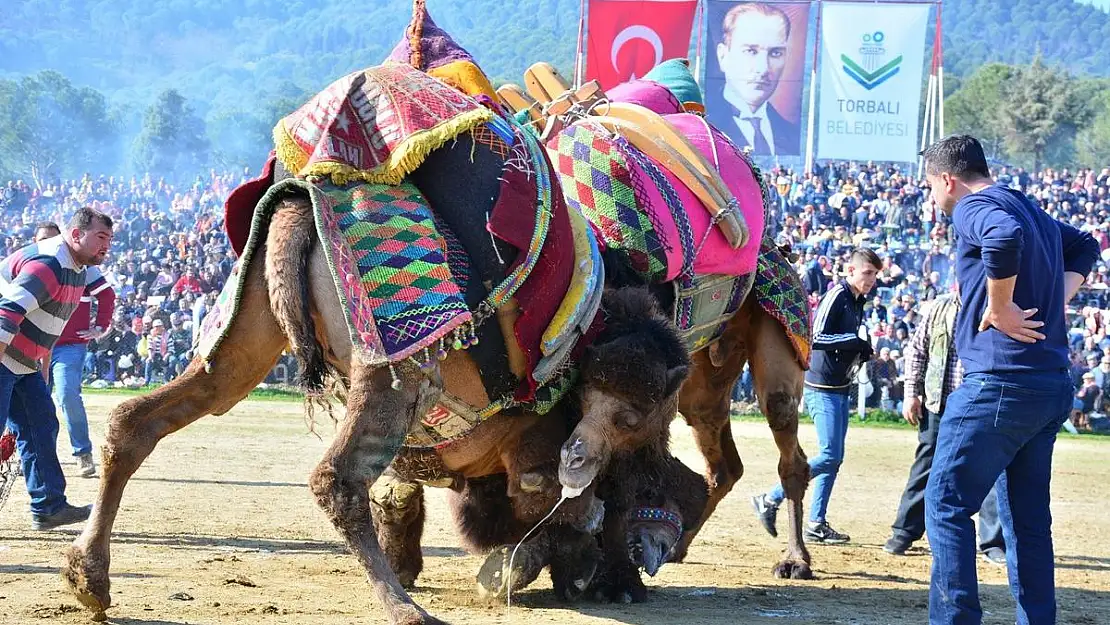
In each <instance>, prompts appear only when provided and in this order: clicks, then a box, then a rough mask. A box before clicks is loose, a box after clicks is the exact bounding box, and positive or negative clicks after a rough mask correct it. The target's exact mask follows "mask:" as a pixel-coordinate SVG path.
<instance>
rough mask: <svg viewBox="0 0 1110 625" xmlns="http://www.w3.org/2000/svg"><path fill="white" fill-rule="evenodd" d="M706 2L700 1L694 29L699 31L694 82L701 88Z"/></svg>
mask: <svg viewBox="0 0 1110 625" xmlns="http://www.w3.org/2000/svg"><path fill="white" fill-rule="evenodd" d="M705 2H706V0H698V8H697V9H696V12H695V13H694V28H696V29H698V44H697V46H695V47H694V82H695V83H697V85H698V86H699V87H700V86H701V57H702V45H703V42H702V32H703V31H704V30H705Z"/></svg>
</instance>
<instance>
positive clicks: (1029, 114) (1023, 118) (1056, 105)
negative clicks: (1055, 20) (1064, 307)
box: [1001, 55, 1080, 170]
mask: <svg viewBox="0 0 1110 625" xmlns="http://www.w3.org/2000/svg"><path fill="white" fill-rule="evenodd" d="M1075 92H1076V81H1075V79H1074V78H1073V77H1072V76H1070V75H1069V74H1067V73H1066V72H1063V71H1060V70H1057V69H1054V68H1051V67H1048V66H1047V65H1045V64H1044V61H1043V59H1042V58H1041V57H1040V55H1037V56H1036V57H1035V58H1034V59H1033V63H1032V64H1030V65H1029V66H1028V67H1023V68H1021V69H1020V70H1019V71H1018V72H1017V73H1016V74H1015V75H1014V77H1013V79H1012V80H1011V81H1010V82H1009V84H1008V86H1005V88H1004V89H1003V94H1004V98H1005V106H1004V107H1003V109H1002V115H1001V122H1002V131H1003V136H1004V138H1005V143H1006V148H1007V149H1008V150H1009V152H1010V153H1011V154H1013V155H1026V156H1029V157H1031V158H1032V166H1033V169H1034V170H1039V169H1040V168H1041V165H1042V164H1043V163H1044V162H1045V152H1046V151H1047V150H1048V149H1049V147H1050V145H1051V144H1052V143H1053V142H1054V141H1057V140H1059V139H1060V136H1059V135H1060V134H1061V133H1067V132H1068V131H1069V130H1070V131H1073V132H1074V128H1075V126H1076V125H1077V121H1078V120H1077V119H1076V117H1077V115H1078V113H1079V112H1080V111H1079V110H1078V109H1077V107H1076V106H1075V105H1074V102H1073V98H1074V96H1075Z"/></svg>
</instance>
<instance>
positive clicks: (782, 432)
mask: <svg viewBox="0 0 1110 625" xmlns="http://www.w3.org/2000/svg"><path fill="white" fill-rule="evenodd" d="M747 343H748V345H750V346H751V352H752V359H751V366H752V380H753V382H754V384H755V391H756V395H757V396H758V397H759V409H760V410H761V411H762V412H763V415H764V417H766V418H767V424H768V425H769V426H770V427H771V432H772V434H773V435H774V437H775V445H777V446H778V448H779V466H778V472H779V479H781V480H782V487H783V490H784V491H785V493H786V499H787V502H788V504H789V505H788V506H787V509H786V510H787V523H788V525H789V532H788V533H787V546H786V553H785V554H784V557H783V560H782V561H781V562H779V563H778V564H776V565H775V568H774V574H775V577H779V578H783V579H786V578H789V579H812V578H813V572H812V571H811V570H810V557H809V551H807V550H806V546H805V543H804V542H803V540H802V499H804V498H805V494H806V487H807V485H808V484H809V464H808V463H807V462H806V455H805V452H803V451H802V448H801V446H800V445H799V444H798V403H799V402H800V401H801V398H802V387H803V383H804V380H805V370H804V369H802V367H801V365H799V364H798V360H797V358H796V357H795V355H794V348H793V346H792V345H791V344H790V339H789V338H788V337H787V336H786V334H785V332H784V331H783V328H782V326H781V325H779V323H778V321H776V320H775V319H773V318H771V317H770V316H768V315H767V314H765V313H763V312H762V310H758V309H757V311H755V312H753V314H752V322H751V324H750V325H749V332H748V333H747Z"/></svg>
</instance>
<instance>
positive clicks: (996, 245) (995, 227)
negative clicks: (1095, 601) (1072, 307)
mask: <svg viewBox="0 0 1110 625" xmlns="http://www.w3.org/2000/svg"><path fill="white" fill-rule="evenodd" d="M923 156H924V157H925V174H926V178H927V179H928V181H929V186H930V187H931V188H932V197H933V201H934V202H935V203H936V204H937V205H938V206H939V207H940V208H941V209H942V210H944V212H945V213H947V214H949V215H951V216H952V227H953V229H954V230H955V233H956V236H957V248H956V274H957V279H958V281H959V284H960V297H961V299H962V301H963V307H962V309H961V311H960V314H959V315H958V316H957V318H956V350H957V352H958V354H959V357H960V360H961V362H962V363H963V366H964V372H965V375H964V381H963V384H962V385H961V386H960V388H958V389H956V391H955V392H953V393H952V395H951V396H950V397H949V398H948V405H947V407H946V408H945V410H944V415H943V416H942V417H941V422H940V429H939V432H938V437H937V447H936V453H935V456H934V459H933V468H932V474H931V475H930V476H929V483H928V486H927V487H926V489H925V526H926V531H927V532H928V535H929V545H930V547H931V548H932V551H933V571H932V581H931V585H930V589H929V622H930V623H931V624H934V625H937V624H942V623H943V624H949V623H950V624H954V625H956V624H958V625H964V624H971V625H977V624H979V623H981V622H982V618H983V611H982V608H981V607H980V604H979V588H978V580H977V578H976V572H975V528H974V526H973V524H972V522H971V515H973V514H975V512H976V511H978V510H979V507H980V506H981V505H982V503H983V499H984V498H985V497H986V496H987V493H988V492H989V491H990V489H991V487H992V486H994V487H995V488H996V490H997V492H998V515H999V517H1000V518H1001V520H1002V532H1003V536H1004V537H1005V540H1006V547H1007V549H1006V564H1007V568H1008V572H1009V577H1010V590H1011V592H1012V593H1013V595H1014V598H1015V599H1016V600H1017V622H1018V623H1019V625H1049V624H1053V623H1055V622H1056V591H1055V579H1054V570H1053V551H1052V517H1051V515H1050V513H1049V482H1050V480H1051V475H1052V448H1053V446H1054V444H1055V442H1056V433H1057V432H1058V431H1059V429H1060V426H1061V425H1062V424H1063V422H1064V421H1065V420H1066V419H1067V417H1068V411H1069V410H1070V408H1071V402H1072V392H1073V386H1072V381H1071V378H1070V377H1069V375H1068V347H1067V327H1066V323H1065V319H1064V315H1065V306H1066V305H1067V303H1068V301H1070V300H1071V298H1072V296H1073V295H1075V293H1076V291H1078V290H1079V287H1080V286H1081V285H1082V284H1083V279H1084V276H1086V275H1087V273H1088V272H1089V271H1090V270H1091V266H1092V265H1093V264H1094V263H1095V261H1096V259H1097V258H1098V255H1099V246H1098V243H1097V242H1096V241H1095V240H1094V239H1093V238H1092V237H1091V236H1090V235H1089V234H1086V233H1083V232H1081V231H1079V230H1077V229H1075V228H1072V227H1071V226H1068V225H1066V224H1063V223H1060V222H1058V221H1056V220H1054V219H1053V218H1052V217H1050V216H1049V215H1048V214H1047V213H1045V212H1044V211H1042V210H1041V209H1039V208H1038V207H1037V206H1036V205H1034V204H1032V203H1031V202H1030V201H1029V200H1028V199H1027V198H1026V197H1025V196H1024V195H1022V194H1021V193H1019V192H1017V191H1013V190H1011V189H1008V188H1006V187H1003V186H996V185H995V184H994V182H993V181H992V180H991V178H990V170H989V168H988V167H987V161H986V158H985V157H984V155H983V148H982V146H981V145H980V144H979V142H978V141H977V140H975V139H974V138H972V137H969V136H966V135H961V136H953V137H946V138H944V139H941V140H940V141H938V142H937V143H935V144H933V145H932V146H930V147H929V148H928V149H927V150H925V151H924V153H923ZM996 482H997V484H996Z"/></svg>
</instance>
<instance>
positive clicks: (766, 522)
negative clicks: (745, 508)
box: [752, 495, 779, 537]
mask: <svg viewBox="0 0 1110 625" xmlns="http://www.w3.org/2000/svg"><path fill="white" fill-rule="evenodd" d="M752 507H753V508H755V513H756V515H757V516H758V517H759V522H760V523H762V524H763V529H765V530H767V533H768V534H770V535H771V536H775V537H778V535H779V531H778V529H776V528H775V520H776V519H777V518H778V516H779V507H778V506H776V505H775V504H773V503H771V501H770V500H769V499H767V495H756V496H755V497H752Z"/></svg>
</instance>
